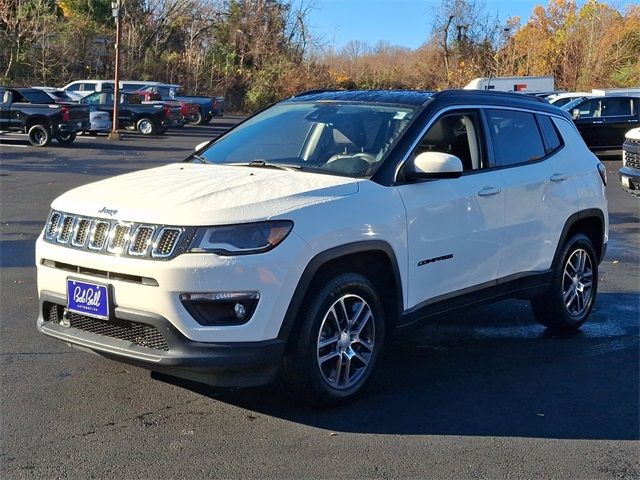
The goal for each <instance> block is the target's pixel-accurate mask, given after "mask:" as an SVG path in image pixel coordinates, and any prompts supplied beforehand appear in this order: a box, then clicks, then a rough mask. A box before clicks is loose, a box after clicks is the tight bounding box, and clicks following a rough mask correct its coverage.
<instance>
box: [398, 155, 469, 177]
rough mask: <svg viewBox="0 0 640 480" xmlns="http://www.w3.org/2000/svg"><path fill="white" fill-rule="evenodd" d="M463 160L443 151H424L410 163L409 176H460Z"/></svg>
mask: <svg viewBox="0 0 640 480" xmlns="http://www.w3.org/2000/svg"><path fill="white" fill-rule="evenodd" d="M461 174H462V161H460V159H459V158H458V157H456V156H455V155H450V154H448V153H442V152H423V153H421V154H419V155H416V157H415V158H414V159H413V161H410V162H409V164H408V170H407V173H406V175H407V178H409V179H422V178H458V177H459V176H460V175H461Z"/></svg>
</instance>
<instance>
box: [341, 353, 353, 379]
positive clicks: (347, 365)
mask: <svg viewBox="0 0 640 480" xmlns="http://www.w3.org/2000/svg"><path fill="white" fill-rule="evenodd" d="M345 356H346V358H347V361H346V362H345V365H344V382H343V383H344V384H345V385H347V384H348V383H349V374H350V372H351V357H350V356H348V355H345Z"/></svg>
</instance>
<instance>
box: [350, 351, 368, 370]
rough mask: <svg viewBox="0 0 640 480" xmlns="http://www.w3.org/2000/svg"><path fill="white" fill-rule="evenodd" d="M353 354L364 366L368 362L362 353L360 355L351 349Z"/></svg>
mask: <svg viewBox="0 0 640 480" xmlns="http://www.w3.org/2000/svg"><path fill="white" fill-rule="evenodd" d="M353 356H354V357H355V358H357V359H358V360H360V362H361V363H362V364H363V365H364V366H365V367H366V366H367V365H368V364H369V359H368V358H366V357H365V356H364V355H362V354H361V353H358V352H357V351H355V350H353Z"/></svg>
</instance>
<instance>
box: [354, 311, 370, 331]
mask: <svg viewBox="0 0 640 480" xmlns="http://www.w3.org/2000/svg"><path fill="white" fill-rule="evenodd" d="M372 318H373V314H372V313H371V310H369V309H367V313H366V315H365V317H364V319H363V320H362V321H361V322H360V324H359V325H357V326H356V331H355V332H353V333H354V334H355V335H356V336H359V335H360V333H362V330H363V329H364V327H365V326H366V325H367V323H369V320H371V319H372Z"/></svg>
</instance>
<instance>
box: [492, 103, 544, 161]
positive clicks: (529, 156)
mask: <svg viewBox="0 0 640 480" xmlns="http://www.w3.org/2000/svg"><path fill="white" fill-rule="evenodd" d="M487 123H488V127H489V132H490V135H491V141H492V143H493V150H494V157H495V163H496V166H498V167H505V166H509V165H517V164H521V163H527V162H534V161H536V160H540V159H541V158H543V157H544V156H546V154H547V153H546V151H545V148H544V143H543V141H542V136H541V133H540V129H539V128H538V124H537V123H536V119H535V117H534V115H533V114H532V113H528V112H521V111H517V110H487Z"/></svg>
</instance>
